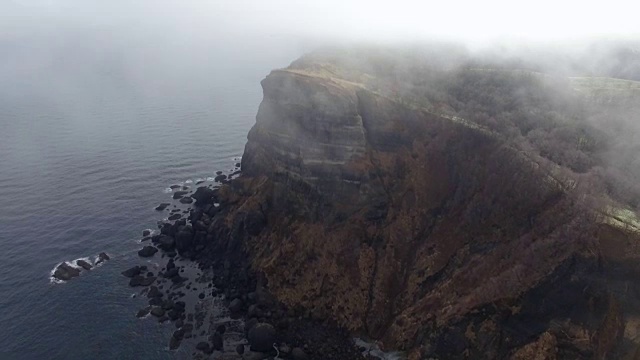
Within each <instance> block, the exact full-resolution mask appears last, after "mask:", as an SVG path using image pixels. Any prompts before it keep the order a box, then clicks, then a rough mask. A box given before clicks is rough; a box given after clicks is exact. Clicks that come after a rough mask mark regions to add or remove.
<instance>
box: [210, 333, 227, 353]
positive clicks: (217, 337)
mask: <svg viewBox="0 0 640 360" xmlns="http://www.w3.org/2000/svg"><path fill="white" fill-rule="evenodd" d="M211 343H212V344H213V349H214V350H218V351H221V350H222V349H223V348H224V343H223V341H222V335H221V334H220V333H218V332H215V333H214V334H213V335H211Z"/></svg>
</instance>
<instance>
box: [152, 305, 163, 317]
mask: <svg viewBox="0 0 640 360" xmlns="http://www.w3.org/2000/svg"><path fill="white" fill-rule="evenodd" d="M151 315H153V316H155V317H161V316H164V309H163V308H161V307H160V306H154V307H153V308H152V309H151Z"/></svg>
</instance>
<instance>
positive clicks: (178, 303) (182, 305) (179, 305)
mask: <svg viewBox="0 0 640 360" xmlns="http://www.w3.org/2000/svg"><path fill="white" fill-rule="evenodd" d="M185 307H186V304H185V302H184V301H176V302H175V303H174V304H173V308H174V309H175V310H176V311H180V312H182V311H184V308H185Z"/></svg>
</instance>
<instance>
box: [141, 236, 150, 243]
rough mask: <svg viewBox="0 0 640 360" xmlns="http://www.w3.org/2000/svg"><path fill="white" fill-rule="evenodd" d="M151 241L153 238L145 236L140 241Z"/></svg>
mask: <svg viewBox="0 0 640 360" xmlns="http://www.w3.org/2000/svg"><path fill="white" fill-rule="evenodd" d="M149 240H151V236H145V237H143V238H142V239H140V242H145V241H149Z"/></svg>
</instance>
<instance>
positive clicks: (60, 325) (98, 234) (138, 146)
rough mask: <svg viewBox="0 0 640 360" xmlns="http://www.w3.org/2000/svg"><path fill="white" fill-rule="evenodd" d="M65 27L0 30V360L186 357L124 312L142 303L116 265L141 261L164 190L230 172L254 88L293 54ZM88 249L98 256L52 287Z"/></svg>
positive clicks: (161, 328)
mask: <svg viewBox="0 0 640 360" xmlns="http://www.w3.org/2000/svg"><path fill="white" fill-rule="evenodd" d="M67 30H68V29H67ZM67 30H64V29H62V30H60V29H58V28H54V27H52V28H51V29H50V31H53V34H51V32H47V31H42V32H37V33H35V34H34V33H29V34H26V35H25V34H24V33H19V32H18V33H16V34H13V35H12V34H11V33H9V34H7V33H5V34H3V36H0V136H1V137H2V139H1V140H0V189H1V190H0V191H1V192H2V196H1V198H0V199H1V201H2V202H1V206H0V249H1V251H0V294H1V296H0V323H1V324H2V331H1V332H0V333H2V336H0V359H4V360H11V359H170V358H180V357H182V356H184V357H188V355H189V354H187V353H186V350H178V351H177V352H173V351H169V350H168V340H169V337H170V335H171V333H172V332H173V331H174V330H175V327H174V326H173V325H172V324H171V323H166V324H159V323H158V322H157V321H155V320H154V319H153V318H151V319H148V318H147V319H137V318H136V317H135V314H136V312H137V310H138V309H140V308H141V307H143V306H145V305H146V301H145V300H146V299H144V298H143V297H140V296H137V297H132V295H134V294H139V292H140V288H130V287H129V286H128V279H126V278H125V277H123V276H122V275H121V274H120V272H121V271H123V270H125V269H127V268H128V267H131V266H133V265H136V264H140V263H142V261H141V260H140V258H138V256H137V254H136V251H137V250H138V249H139V248H140V247H141V245H140V243H139V240H140V239H141V237H142V231H143V230H144V229H156V228H157V227H156V224H157V221H158V220H162V218H163V217H166V216H167V213H166V212H157V211H155V210H154V207H155V206H157V205H158V204H159V203H161V202H171V201H170V199H171V194H170V193H168V190H167V188H168V187H169V186H170V185H173V184H181V185H188V186H191V187H193V188H194V189H195V186H194V185H195V182H196V181H199V180H206V179H208V178H209V180H211V179H210V178H211V177H212V176H215V172H216V171H218V170H222V171H229V170H232V169H233V168H234V164H235V163H236V162H237V161H239V157H240V156H241V155H242V152H243V148H244V145H245V143H246V136H247V132H248V131H249V129H250V128H251V126H252V125H253V123H254V122H255V114H256V111H257V108H258V105H259V103H260V101H261V98H262V90H261V87H260V80H261V79H262V78H263V77H264V76H266V75H267V74H268V72H269V71H270V70H271V69H273V68H277V67H285V66H287V65H288V63H289V62H290V61H291V60H293V59H295V58H296V57H297V56H299V55H300V53H299V51H298V50H295V49H292V48H290V47H289V46H288V44H286V43H283V42H280V43H279V44H280V47H279V48H278V47H277V45H274V44H269V43H266V42H263V43H259V44H255V43H254V44H253V45H252V44H240V43H236V42H234V41H233V40H232V39H229V38H225V40H211V41H208V40H206V39H203V38H197V39H192V38H188V37H187V36H186V35H185V36H184V37H180V36H174V37H173V38H172V39H171V41H169V40H166V39H163V38H162V37H159V38H154V41H145V40H144V39H145V37H142V36H138V38H136V35H139V34H137V33H135V32H134V33H133V34H131V36H128V35H127V36H123V35H122V34H120V36H116V35H114V33H109V32H106V33H105V32H104V31H98V30H100V29H98V30H95V29H93V28H92V29H91V31H86V32H83V33H82V34H81V35H78V33H79V32H77V31H74V32H67ZM72 34H73V35H72ZM213 35H216V34H213ZM213 35H212V36H211V37H212V38H213V37H215V36H213ZM52 39H53V40H52ZM132 39H134V40H135V41H134V40H132ZM207 39H208V38H207ZM134 42H135V43H134ZM210 183H211V182H205V185H206V184H210ZM100 252H106V253H107V254H108V255H109V256H110V257H111V260H109V261H107V262H105V263H104V264H103V265H101V266H99V267H96V268H94V269H92V270H91V271H83V272H82V274H81V276H79V277H77V278H74V279H72V280H70V281H68V282H66V283H55V282H53V281H52V280H51V272H52V270H53V269H54V268H55V266H56V265H57V264H59V263H60V262H62V261H72V260H75V259H79V258H89V259H90V260H93V259H94V258H95V256H96V255H97V254H98V253H100ZM181 351H182V352H183V353H181Z"/></svg>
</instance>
